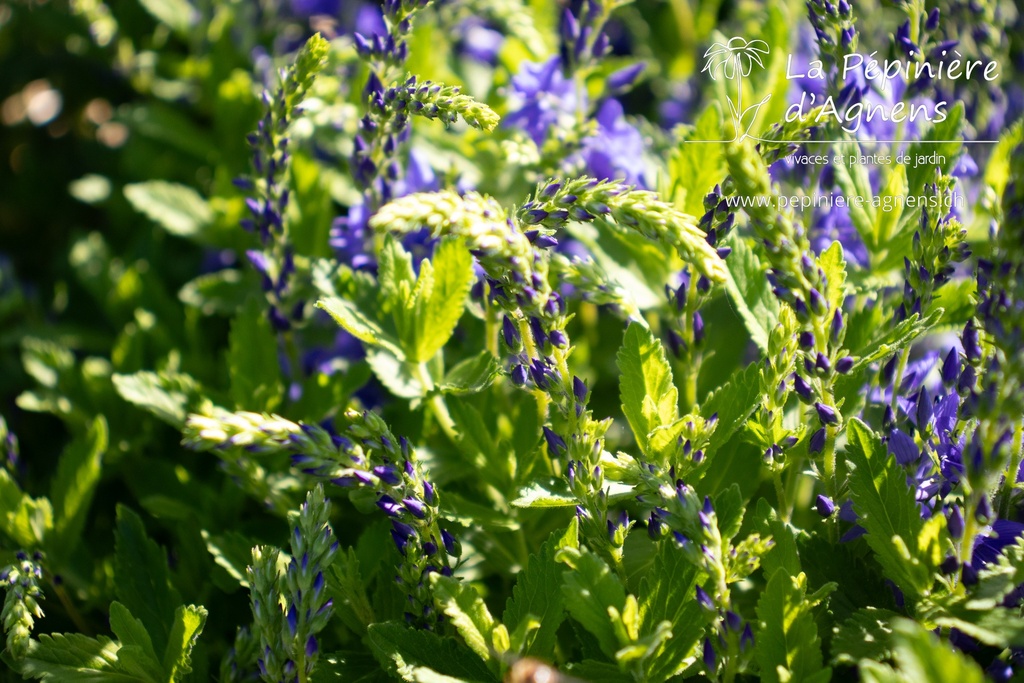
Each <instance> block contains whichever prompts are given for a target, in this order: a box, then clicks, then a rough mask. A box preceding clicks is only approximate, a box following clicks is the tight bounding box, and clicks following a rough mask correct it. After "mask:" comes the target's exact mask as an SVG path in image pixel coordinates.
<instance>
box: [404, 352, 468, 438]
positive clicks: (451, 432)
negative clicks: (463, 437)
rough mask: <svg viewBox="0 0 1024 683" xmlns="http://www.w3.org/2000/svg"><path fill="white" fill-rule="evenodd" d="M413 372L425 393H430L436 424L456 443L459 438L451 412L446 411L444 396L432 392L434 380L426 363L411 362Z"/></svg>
mask: <svg viewBox="0 0 1024 683" xmlns="http://www.w3.org/2000/svg"><path fill="white" fill-rule="evenodd" d="M412 367H413V373H414V376H415V377H416V379H418V380H419V381H420V384H422V385H423V390H424V392H425V393H426V394H432V395H431V396H430V400H429V401H428V403H429V405H430V409H431V412H433V414H434V419H436V420H437V424H438V426H439V427H440V428H441V431H443V432H444V433H445V436H447V437H448V438H449V439H450V440H451V442H452V443H457V442H458V440H459V432H458V430H457V429H456V428H455V421H454V420H453V419H452V416H451V413H449V412H448V406H447V405H445V402H444V398H442V397H441V395H440V394H436V393H434V380H432V379H431V378H430V370H428V369H427V364H426V363H415V364H413V366H412Z"/></svg>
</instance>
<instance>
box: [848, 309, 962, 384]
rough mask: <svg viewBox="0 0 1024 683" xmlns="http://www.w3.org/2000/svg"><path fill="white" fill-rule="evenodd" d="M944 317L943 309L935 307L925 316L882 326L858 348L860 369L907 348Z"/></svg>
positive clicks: (916, 316) (858, 365)
mask: <svg viewBox="0 0 1024 683" xmlns="http://www.w3.org/2000/svg"><path fill="white" fill-rule="evenodd" d="M941 318H942V309H941V308H939V309H935V310H933V311H932V312H931V313H929V314H928V315H927V316H925V317H924V318H921V317H920V316H918V315H916V314H915V315H913V316H911V317H909V318H907V319H906V320H904V321H903V322H901V323H898V324H896V325H893V326H886V327H884V328H882V330H881V331H880V333H879V334H878V335H877V336H876V337H875V338H874V339H872V340H871V341H870V342H868V343H867V344H866V345H865V346H863V347H861V348H859V349H856V351H855V353H854V355H855V356H856V358H857V363H856V364H855V365H854V370H858V369H860V368H862V367H864V366H866V365H868V364H869V363H874V362H875V361H878V360H881V359H882V358H888V357H890V356H891V355H892V354H894V353H896V352H897V351H900V350H902V349H905V348H907V347H908V346H910V345H911V344H913V343H914V341H915V340H917V339H918V337H920V336H921V335H923V334H924V333H925V332H927V331H928V330H930V329H931V328H932V327H934V326H935V325H936V324H937V323H938V322H939V320H940V319H941Z"/></svg>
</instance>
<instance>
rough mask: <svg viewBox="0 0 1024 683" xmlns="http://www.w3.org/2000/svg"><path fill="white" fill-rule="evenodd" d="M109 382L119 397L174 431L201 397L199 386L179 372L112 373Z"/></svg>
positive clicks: (180, 425)
mask: <svg viewBox="0 0 1024 683" xmlns="http://www.w3.org/2000/svg"><path fill="white" fill-rule="evenodd" d="M112 380H113V383H114V388H115V389H117V393H118V394H119V395H120V396H121V398H123V399H124V400H126V401H128V402H129V403H131V404H133V405H136V406H138V407H139V408H142V409H143V410H145V411H147V412H149V413H152V414H153V415H155V416H156V417H158V418H160V419H161V420H163V421H164V422H166V423H167V424H169V425H171V426H173V427H177V428H181V427H182V426H183V425H184V424H185V419H186V418H187V417H188V413H189V412H190V409H191V408H193V407H194V406H196V405H197V404H198V403H199V401H200V397H201V395H202V388H201V387H200V386H199V384H198V383H197V382H196V381H195V380H194V379H192V377H190V376H189V375H184V374H180V373H169V372H161V373H159V374H157V373H155V372H149V371H147V370H143V371H141V372H136V373H133V374H131V375H117V374H115V375H114V376H113V377H112Z"/></svg>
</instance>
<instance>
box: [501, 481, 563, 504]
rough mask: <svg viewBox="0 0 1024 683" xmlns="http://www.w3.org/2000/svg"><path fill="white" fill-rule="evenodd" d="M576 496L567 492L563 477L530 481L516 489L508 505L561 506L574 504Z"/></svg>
mask: <svg viewBox="0 0 1024 683" xmlns="http://www.w3.org/2000/svg"><path fill="white" fill-rule="evenodd" d="M576 502H577V501H576V496H574V495H572V494H571V493H570V492H569V487H568V485H567V484H566V483H565V480H563V479H549V480H544V481H541V480H537V481H532V482H530V483H529V484H527V485H526V486H524V487H523V488H521V489H519V490H518V491H516V497H515V499H514V500H512V502H511V503H509V505H511V506H513V507H517V508H563V507H572V506H575V505H576Z"/></svg>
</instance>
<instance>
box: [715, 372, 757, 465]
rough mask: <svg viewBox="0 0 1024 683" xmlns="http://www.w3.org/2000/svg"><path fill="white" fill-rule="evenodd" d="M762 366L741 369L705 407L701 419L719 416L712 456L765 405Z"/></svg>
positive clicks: (721, 387)
mask: <svg viewBox="0 0 1024 683" xmlns="http://www.w3.org/2000/svg"><path fill="white" fill-rule="evenodd" d="M759 373H760V363H751V364H750V365H748V366H747V367H745V368H740V369H737V370H736V371H735V372H733V374H732V375H731V376H730V377H729V379H728V381H726V382H725V383H724V384H722V385H721V386H719V387H718V388H717V389H715V390H714V391H713V392H712V393H711V395H710V396H709V397H708V398H707V400H706V401H704V404H703V405H702V406H701V411H700V412H701V415H703V416H704V417H705V418H710V417H711V416H712V415H714V414H716V413H717V414H718V426H717V427H716V428H715V431H714V433H713V434H712V435H711V443H710V445H709V446H708V453H709V454H714V453H715V452H716V451H717V450H718V449H719V448H720V447H722V446H724V445H725V444H726V443H728V442H729V439H731V438H732V436H733V434H735V433H736V430H737V429H739V428H740V427H742V426H743V425H744V424H745V423H746V421H747V419H748V418H749V417H750V416H751V415H752V414H753V413H754V411H755V410H756V409H757V407H758V406H759V405H761V388H760V387H761V384H760V375H759Z"/></svg>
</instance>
